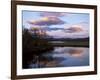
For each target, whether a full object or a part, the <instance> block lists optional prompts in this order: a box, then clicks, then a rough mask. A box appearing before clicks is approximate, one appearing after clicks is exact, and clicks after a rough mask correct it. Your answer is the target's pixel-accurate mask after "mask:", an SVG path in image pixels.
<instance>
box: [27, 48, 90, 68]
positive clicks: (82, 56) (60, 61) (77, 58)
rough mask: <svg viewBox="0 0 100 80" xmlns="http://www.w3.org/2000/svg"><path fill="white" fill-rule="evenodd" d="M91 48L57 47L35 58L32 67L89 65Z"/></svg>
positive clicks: (30, 65)
mask: <svg viewBox="0 0 100 80" xmlns="http://www.w3.org/2000/svg"><path fill="white" fill-rule="evenodd" d="M88 65H89V48H87V47H55V48H54V50H53V51H50V52H47V53H44V54H43V55H42V56H41V57H38V56H37V58H36V59H33V60H32V61H31V62H30V64H29V67H30V68H44V67H68V66H69V67H71V66H88Z"/></svg>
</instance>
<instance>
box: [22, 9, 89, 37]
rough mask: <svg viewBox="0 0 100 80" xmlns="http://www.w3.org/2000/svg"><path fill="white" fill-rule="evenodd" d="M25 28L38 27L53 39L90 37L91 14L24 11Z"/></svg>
mask: <svg viewBox="0 0 100 80" xmlns="http://www.w3.org/2000/svg"><path fill="white" fill-rule="evenodd" d="M22 22H23V25H22V26H23V27H25V28H28V29H30V28H32V27H38V28H42V29H44V30H45V31H46V33H47V34H48V35H49V36H52V37H53V38H87V37H89V22H90V20H89V14H88V13H71V12H45V11H44V12H40V11H22Z"/></svg>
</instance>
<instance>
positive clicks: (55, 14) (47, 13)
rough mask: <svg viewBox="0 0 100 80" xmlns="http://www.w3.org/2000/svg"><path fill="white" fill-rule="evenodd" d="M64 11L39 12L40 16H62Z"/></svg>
mask: <svg viewBox="0 0 100 80" xmlns="http://www.w3.org/2000/svg"><path fill="white" fill-rule="evenodd" d="M65 15H66V13H63V12H41V14H40V16H55V17H62V16H65Z"/></svg>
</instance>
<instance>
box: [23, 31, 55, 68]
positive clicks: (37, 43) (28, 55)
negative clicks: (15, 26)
mask: <svg viewBox="0 0 100 80" xmlns="http://www.w3.org/2000/svg"><path fill="white" fill-rule="evenodd" d="M22 36H23V37H22V45H23V46H22V49H23V61H22V62H23V68H28V66H27V65H28V63H29V62H30V61H31V60H32V59H35V58H36V57H37V56H38V57H41V56H42V53H44V52H48V51H52V50H53V49H54V48H53V46H52V45H51V44H50V43H49V42H48V40H45V39H43V38H41V37H40V36H38V34H35V33H34V36H33V35H32V34H31V33H30V32H29V30H28V29H24V30H23V35H22Z"/></svg>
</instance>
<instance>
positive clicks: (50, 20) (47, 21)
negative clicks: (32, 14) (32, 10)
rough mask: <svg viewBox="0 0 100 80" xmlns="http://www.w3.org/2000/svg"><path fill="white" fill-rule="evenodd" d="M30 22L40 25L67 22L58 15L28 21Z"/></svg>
mask: <svg viewBox="0 0 100 80" xmlns="http://www.w3.org/2000/svg"><path fill="white" fill-rule="evenodd" d="M28 23H29V24H32V25H38V26H51V25H60V24H64V23H65V22H64V21H62V20H61V19H59V18H57V17H54V16H50V17H43V18H41V19H39V20H33V21H28Z"/></svg>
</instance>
